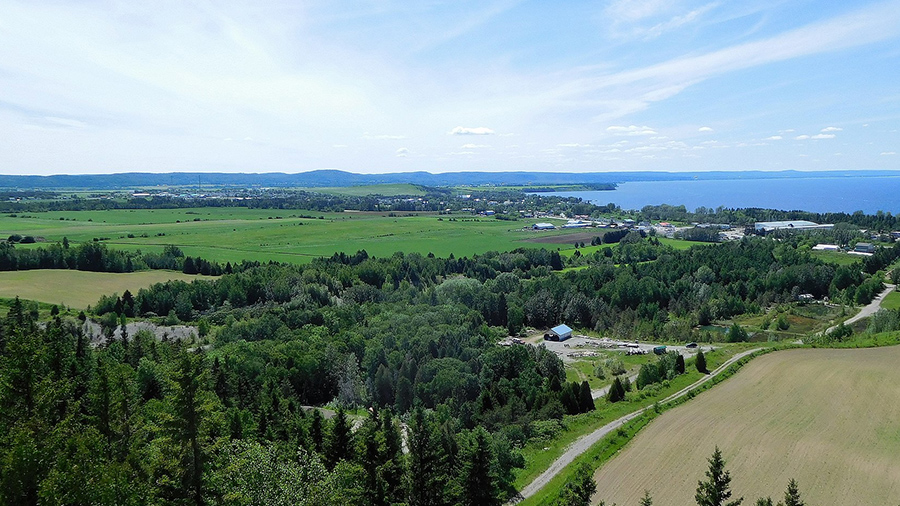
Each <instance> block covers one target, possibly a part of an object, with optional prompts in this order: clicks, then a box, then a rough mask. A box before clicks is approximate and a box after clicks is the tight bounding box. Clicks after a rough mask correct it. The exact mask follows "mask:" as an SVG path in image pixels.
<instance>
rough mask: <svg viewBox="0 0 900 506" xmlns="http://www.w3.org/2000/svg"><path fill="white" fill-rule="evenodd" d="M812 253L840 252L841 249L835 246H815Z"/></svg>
mask: <svg viewBox="0 0 900 506" xmlns="http://www.w3.org/2000/svg"><path fill="white" fill-rule="evenodd" d="M812 249H813V251H840V250H841V247H840V246H838V245H837V244H816V245H815V246H813V248H812Z"/></svg>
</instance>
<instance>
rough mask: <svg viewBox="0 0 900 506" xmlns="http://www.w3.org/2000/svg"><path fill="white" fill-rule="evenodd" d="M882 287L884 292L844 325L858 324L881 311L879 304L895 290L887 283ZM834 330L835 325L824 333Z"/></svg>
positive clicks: (894, 286)
mask: <svg viewBox="0 0 900 506" xmlns="http://www.w3.org/2000/svg"><path fill="white" fill-rule="evenodd" d="M884 286H885V287H886V288H885V289H884V291H882V292H881V293H879V294H878V295H876V296H875V298H874V299H872V302H870V303H869V304H867V305H866V306H865V307H863V308H862V309H860V310H859V313H857V314H855V315H853V316H851V317H850V318H847V319H846V320H845V321H844V325H851V324H853V323H856V322H858V321H859V320H862V319H863V318H866V317H869V316H872V315H873V314H875V313H876V312H878V310H879V309H881V302H882V301H883V300H884V298H885V297H887V295H888V294H889V293H891V292H892V291H893V290H894V288H896V285H889V284H887V283H885V285H884ZM836 328H837V325H834V326H832V327H829V328H828V330H826V331H825V333H826V334H827V333H829V332H831V331H832V330H834V329H836Z"/></svg>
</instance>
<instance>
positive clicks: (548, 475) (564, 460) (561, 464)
mask: <svg viewBox="0 0 900 506" xmlns="http://www.w3.org/2000/svg"><path fill="white" fill-rule="evenodd" d="M761 349H762V348H754V349H752V350H748V351H745V352H742V353H738V354H737V355H735V356H733V357H731V358H730V359H728V360H727V361H726V362H725V363H724V364H722V365H720V366H719V367H717V368H716V370H714V371H713V372H712V373H710V374H708V375H706V376H704V377H703V378H701V379H699V380H697V381H696V382H694V383H693V384H691V385H690V386H687V387H685V388H683V389H681V390H679V391H678V392H675V393H674V394H672V395H670V396H668V397H666V398H665V399H663V400H661V401H660V404H665V403H667V402H670V401H674V400H675V399H678V398H680V397H683V396H685V395H687V393H688V392H689V391H690V390H692V389H694V388H696V387H698V386H700V385H702V384H704V383H706V382H707V381H709V380H711V379H712V378H714V377H715V376H717V375H718V374H720V373H721V372H722V371H724V370H725V368H726V367H728V366H729V365H731V364H733V363H735V362H737V361H738V360H740V359H742V358H744V357H746V356H747V355H750V354H751V353H755V352H757V351H759V350H761ZM648 409H653V406H648V407H646V408H642V409H639V410H637V411H635V412H633V413H631V414H628V415H625V416H623V417H622V418H619V419H617V420H614V421H612V422H609V423H608V424H606V425H604V426H603V427H600V428H599V429H597V430H595V431H594V432H591V433H590V434H586V435H584V436H582V437H580V438H579V439H577V440H575V442H573V443H572V444H571V445H569V447H568V448H567V449H566V451H565V452H564V453H563V454H562V455H560V457H559V458H558V459H556V460H555V461H554V462H553V463H552V464H550V467H549V468H548V469H547V470H546V471H544V472H543V473H541V475H540V476H538V477H537V478H535V479H534V481H532V482H531V483H529V484H528V485H526V486H525V488H523V489H522V490H521V491H520V492H519V495H518V497H516V498H515V499H513V500H512V501H510V503H511V504H516V503H518V502H520V501H522V500H524V499H527V498H529V497H531V496H533V495H534V494H535V493H537V491H538V490H540V489H542V488H544V486H546V485H547V483H549V482H550V480H551V479H553V477H555V476H556V475H557V474H559V473H560V471H562V470H563V469H564V468H565V467H566V466H568V465H569V464H571V463H572V461H574V460H575V458H576V457H578V456H579V455H581V454H582V453H584V452H586V451H587V450H588V449H589V448H590V447H591V446H593V445H594V444H596V443H597V442H598V441H600V440H601V439H603V438H604V437H605V436H606V435H608V434H609V433H611V432H612V431H614V430H616V429H618V428H619V427H621V426H623V425H625V424H626V423H628V422H629V421H631V420H633V419H634V418H637V417H638V416H640V415H641V414H642V413H643V412H644V411H646V410H648Z"/></svg>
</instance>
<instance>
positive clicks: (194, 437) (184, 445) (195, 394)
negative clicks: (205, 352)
mask: <svg viewBox="0 0 900 506" xmlns="http://www.w3.org/2000/svg"><path fill="white" fill-rule="evenodd" d="M204 380H205V375H204V370H203V359H202V357H201V356H199V355H196V354H191V353H183V354H182V355H181V358H180V360H179V362H178V368H177V369H176V371H175V387H176V388H175V395H174V399H173V405H174V406H173V407H174V409H175V413H174V415H175V416H174V417H173V420H172V429H173V434H172V435H173V439H174V440H175V441H176V442H177V443H178V444H180V445H181V485H182V491H183V493H184V494H185V496H186V498H188V499H189V500H190V501H191V502H193V503H194V504H196V505H197V506H202V505H203V502H204V500H203V468H204V460H205V455H204V452H203V448H202V447H201V444H200V437H201V435H200V426H201V422H202V412H203V408H202V406H201V398H202V393H203V392H202V388H203V383H202V382H203V381H204Z"/></svg>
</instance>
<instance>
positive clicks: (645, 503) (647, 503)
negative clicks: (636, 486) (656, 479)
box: [640, 490, 653, 506]
mask: <svg viewBox="0 0 900 506" xmlns="http://www.w3.org/2000/svg"><path fill="white" fill-rule="evenodd" d="M640 506H653V498H652V497H650V491H649V490H644V497H641V502H640Z"/></svg>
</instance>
